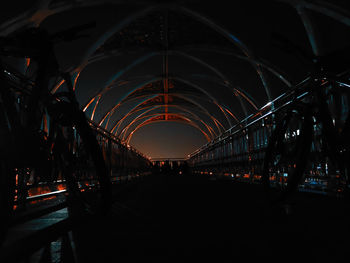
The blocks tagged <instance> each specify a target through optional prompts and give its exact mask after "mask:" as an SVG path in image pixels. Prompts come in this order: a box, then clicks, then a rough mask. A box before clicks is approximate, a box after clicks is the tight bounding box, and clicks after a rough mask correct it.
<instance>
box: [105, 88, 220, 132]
mask: <svg viewBox="0 0 350 263" xmlns="http://www.w3.org/2000/svg"><path fill="white" fill-rule="evenodd" d="M156 97H158V96H157V95H155V96H151V97H150V98H146V99H144V100H142V101H141V102H140V103H138V104H137V105H136V106H134V107H133V108H132V109H131V110H129V111H128V112H127V113H126V114H125V115H124V116H123V117H122V118H121V119H120V120H118V121H116V122H115V124H114V125H113V127H112V129H111V130H110V132H111V133H114V131H115V130H116V131H115V132H116V135H117V134H119V133H118V130H119V127H120V126H121V124H122V123H123V122H124V120H125V119H126V118H127V117H129V116H130V115H131V114H132V113H134V112H135V111H137V110H138V109H139V108H140V106H141V105H142V104H144V103H147V102H148V101H150V100H152V99H154V98H156ZM178 97H180V96H178ZM181 98H182V99H184V100H186V101H188V102H190V103H191V104H193V105H195V106H197V108H199V109H200V110H201V111H202V112H203V113H205V114H206V115H207V116H208V117H209V118H210V119H211V120H212V121H213V122H214V123H215V125H216V127H217V129H218V131H219V132H220V133H221V132H222V130H221V128H220V126H221V127H222V128H223V129H224V130H225V129H226V128H225V127H224V126H223V125H222V124H221V122H220V121H219V120H217V119H216V118H215V117H214V116H213V115H212V114H210V113H209V111H208V110H207V109H205V108H204V107H203V106H202V105H200V104H199V103H197V102H196V101H193V100H191V99H189V98H186V97H181ZM219 125H220V126H219Z"/></svg>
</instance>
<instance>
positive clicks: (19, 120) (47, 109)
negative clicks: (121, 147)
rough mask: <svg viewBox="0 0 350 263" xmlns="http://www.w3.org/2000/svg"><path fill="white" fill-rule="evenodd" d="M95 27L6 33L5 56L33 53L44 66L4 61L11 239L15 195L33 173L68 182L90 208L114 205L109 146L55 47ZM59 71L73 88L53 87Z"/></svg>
mask: <svg viewBox="0 0 350 263" xmlns="http://www.w3.org/2000/svg"><path fill="white" fill-rule="evenodd" d="M89 27H91V24H87V25H83V26H78V27H75V28H71V29H68V30H65V31H62V32H59V33H56V34H54V35H49V34H48V32H47V31H46V30H44V29H42V28H31V29H25V30H24V31H22V32H16V33H15V34H14V35H13V36H8V37H6V38H2V39H0V55H1V56H2V57H3V58H7V57H10V56H11V57H19V58H30V59H31V63H35V65H36V70H35V76H34V80H31V79H28V78H27V77H26V76H23V74H20V73H18V72H16V70H14V69H13V68H11V66H9V65H8V64H5V62H3V60H4V59H2V60H0V62H1V64H0V71H1V72H0V83H1V88H0V134H1V144H0V157H1V159H0V210H1V211H2V220H4V221H5V222H4V223H3V224H1V226H2V227H1V229H0V241H3V240H4V238H5V234H6V229H7V228H8V226H9V224H10V221H11V216H12V214H13V209H14V202H15V201H17V202H20V201H21V199H26V196H27V192H28V189H26V185H27V181H28V180H29V177H31V178H39V179H38V180H41V181H44V182H45V181H46V182H47V183H52V182H53V181H58V179H60V180H61V181H62V180H63V181H65V184H66V188H67V202H68V206H74V207H79V208H81V209H82V211H84V212H88V213H91V214H98V213H101V212H105V211H108V209H109V208H110V206H111V182H110V178H109V176H108V172H107V168H106V164H105V161H104V159H103V154H102V151H101V148H100V146H99V144H98V141H97V139H96V136H95V134H94V132H93V130H92V128H91V126H90V124H89V122H88V121H87V119H86V117H85V114H84V112H83V111H82V110H81V109H80V107H79V103H78V101H77V98H76V96H75V92H74V90H73V85H72V81H71V76H70V74H69V73H62V72H60V71H59V66H58V62H57V59H56V57H55V53H54V49H53V43H54V42H55V41H57V40H62V41H71V40H73V39H76V38H79V37H81V36H79V35H78V33H79V32H80V31H82V30H85V29H87V28H89ZM32 61H33V62H32ZM59 76H61V77H62V78H63V79H64V80H65V86H66V90H65V91H60V92H56V93H55V94H52V93H51V92H50V84H52V80H53V78H57V77H59ZM54 84H55V83H54ZM82 168H84V170H82ZM23 171H24V172H25V174H24V175H23V176H21V172H23ZM28 171H30V172H28ZM21 180H22V182H21ZM16 181H17V182H16ZM20 184H22V186H23V187H24V189H20V187H18V186H19V185H20ZM16 186H17V189H15V188H16ZM91 188H94V189H93V190H90V189H91ZM88 190H89V191H88ZM21 192H22V193H21ZM23 192H24V193H23ZM20 196H22V197H20ZM22 201H23V200H22ZM24 201H25V200H24Z"/></svg>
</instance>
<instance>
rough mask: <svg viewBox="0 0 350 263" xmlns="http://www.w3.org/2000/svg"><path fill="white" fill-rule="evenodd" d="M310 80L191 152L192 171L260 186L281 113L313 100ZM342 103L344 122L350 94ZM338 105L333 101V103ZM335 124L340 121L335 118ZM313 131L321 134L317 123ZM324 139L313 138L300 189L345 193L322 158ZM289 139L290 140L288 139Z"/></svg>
mask: <svg viewBox="0 0 350 263" xmlns="http://www.w3.org/2000/svg"><path fill="white" fill-rule="evenodd" d="M307 81H308V79H305V80H304V81H302V82H301V83H299V84H298V85H297V86H296V88H295V89H292V90H290V91H288V92H286V93H284V94H282V95H281V96H279V97H278V98H276V99H274V100H273V101H271V102H270V103H268V104H266V105H265V106H263V107H262V108H261V109H259V110H258V111H257V112H256V113H254V114H251V115H250V116H248V117H247V118H245V119H244V120H242V121H241V122H240V123H238V124H237V125H235V126H233V127H232V128H230V129H229V130H227V131H226V132H224V133H223V134H221V135H220V136H219V137H217V138H215V139H214V140H212V141H211V142H209V143H207V144H205V145H203V146H202V147H201V148H199V149H197V150H196V151H195V152H193V153H191V154H190V156H189V158H188V160H187V161H188V164H189V166H190V167H191V169H192V172H193V173H195V174H204V175H213V176H214V175H215V176H221V177H224V178H230V179H232V180H239V181H245V182H249V183H260V182H261V171H262V164H263V160H264V156H265V150H266V147H267V145H268V142H269V138H270V135H271V133H272V131H273V129H274V127H275V124H276V123H277V122H278V120H279V119H280V118H281V116H282V114H281V113H283V112H284V111H285V110H286V109H287V108H288V106H289V105H290V104H291V103H294V102H296V101H307V100H308V99H309V97H310V94H309V93H308V92H307V89H304V88H303V87H305V86H306V84H307ZM330 85H331V84H330V83H329V84H328V87H325V88H329V87H330ZM340 101H341V105H338V108H340V111H341V113H339V114H338V115H337V117H338V118H339V119H343V120H344V119H345V118H346V116H344V115H345V114H347V112H348V111H347V110H344V109H348V108H349V105H350V96H349V94H348V93H343V94H341V100H340ZM335 103H336V102H335V101H332V98H330V101H329V104H335ZM331 106H332V105H330V107H331ZM333 106H334V105H333ZM339 106H340V107H339ZM335 118H336V117H335ZM333 121H337V120H335V119H333ZM313 129H314V134H316V135H317V134H319V133H320V130H321V127H320V125H318V124H317V123H316V124H315V125H314V127H313ZM293 132H294V133H295V134H293V135H292V134H291V135H290V136H291V137H292V136H294V135H295V136H298V135H299V131H298V130H295V131H293ZM320 139H321V138H320V137H319V136H314V138H313V142H312V147H311V155H312V156H311V157H310V162H311V164H310V165H309V169H308V170H307V173H306V174H305V181H304V183H302V185H301V186H300V187H301V190H304V191H311V192H318V193H326V194H332V193H333V194H334V193H335V194H336V193H338V192H340V191H342V190H341V189H342V188H343V186H342V184H343V183H344V182H341V181H340V179H339V178H340V176H339V174H338V173H339V171H333V172H332V173H331V172H330V170H329V167H330V163H329V159H327V158H326V159H325V158H324V157H323V156H322V149H320V148H319V147H317V145H318V144H319V140H320ZM287 140H289V139H288V138H287Z"/></svg>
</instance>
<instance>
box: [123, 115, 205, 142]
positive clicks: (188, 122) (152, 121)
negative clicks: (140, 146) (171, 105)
mask: <svg viewBox="0 0 350 263" xmlns="http://www.w3.org/2000/svg"><path fill="white" fill-rule="evenodd" d="M164 115H165V113H161V114H159V115H157V116H156V117H158V116H164ZM172 115H174V114H172ZM177 117H178V118H179V119H182V120H183V121H180V120H171V119H170V120H166V121H167V122H180V123H185V124H188V125H191V126H192V127H194V128H196V129H197V130H199V131H200V132H201V133H202V134H203V135H204V136H205V138H206V139H207V141H208V142H210V138H209V136H208V134H206V133H205V132H204V131H203V130H202V129H201V128H200V127H198V125H196V124H195V123H193V122H192V121H191V120H190V119H188V118H186V117H183V116H180V115H179V116H177ZM154 118H155V117H151V118H149V119H147V120H145V121H144V122H142V123H141V124H139V125H138V126H137V127H135V128H134V129H133V130H132V131H131V132H130V133H129V135H128V137H127V138H126V140H125V141H126V143H127V145H129V143H130V140H131V138H132V136H133V134H134V133H135V132H136V131H137V130H139V129H140V128H142V127H144V126H146V125H149V124H151V123H156V122H164V121H165V120H154ZM152 119H153V120H152Z"/></svg>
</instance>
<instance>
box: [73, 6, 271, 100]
mask: <svg viewBox="0 0 350 263" xmlns="http://www.w3.org/2000/svg"><path fill="white" fill-rule="evenodd" d="M166 8H167V9H171V10H175V11H178V12H182V13H184V14H187V15H189V16H190V17H192V18H196V19H197V20H199V21H200V22H201V23H203V24H205V25H207V26H209V27H210V28H212V29H213V30H215V31H216V32H217V33H219V34H221V35H223V36H224V37H226V38H227V39H228V40H229V41H231V42H232V43H233V44H234V45H236V46H237V47H238V48H240V49H241V50H242V51H243V52H244V53H245V54H246V55H247V56H249V57H254V56H252V54H251V51H250V50H249V49H248V48H247V47H246V45H245V44H244V43H243V42H242V41H240V40H239V39H238V38H237V37H236V36H234V35H233V34H231V33H229V32H228V31H226V30H225V29H223V28H222V27H220V26H219V25H217V24H216V23H214V22H213V21H211V20H210V19H208V18H206V17H205V16H203V15H201V14H199V13H196V12H194V11H192V10H190V9H188V8H185V7H182V6H176V5H172V4H160V5H156V6H152V7H149V8H146V9H144V10H142V11H139V12H136V13H134V14H132V15H130V16H129V17H128V18H126V19H124V20H122V21H121V22H119V23H117V24H116V25H115V26H113V27H112V28H111V29H110V30H108V31H107V32H105V33H104V34H103V35H102V37H100V38H99V39H98V40H97V41H96V42H95V43H94V44H93V45H92V46H90V48H89V49H88V51H87V52H86V54H85V56H84V58H83V60H82V62H81V63H80V65H79V66H78V67H77V68H81V67H84V65H85V64H86V63H87V61H88V59H89V57H90V56H91V55H92V54H93V53H94V52H95V51H96V50H97V49H98V48H99V47H100V46H101V45H102V43H104V42H105V41H106V40H107V39H109V38H110V37H111V36H112V35H113V34H115V33H116V32H118V31H119V30H120V29H122V28H123V27H124V26H126V25H128V24H129V23H131V22H132V21H134V20H135V19H137V18H139V17H142V16H145V15H147V14H148V13H151V12H152V11H156V10H161V9H166ZM253 66H254V68H255V69H256V70H257V72H258V74H259V76H260V78H261V80H262V83H263V85H264V87H265V92H266V94H267V96H268V99H269V101H270V100H271V96H270V92H269V89H268V87H267V84H266V81H265V79H264V77H263V73H262V71H261V69H259V67H260V66H259V65H255V64H253ZM78 71H79V70H78Z"/></svg>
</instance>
